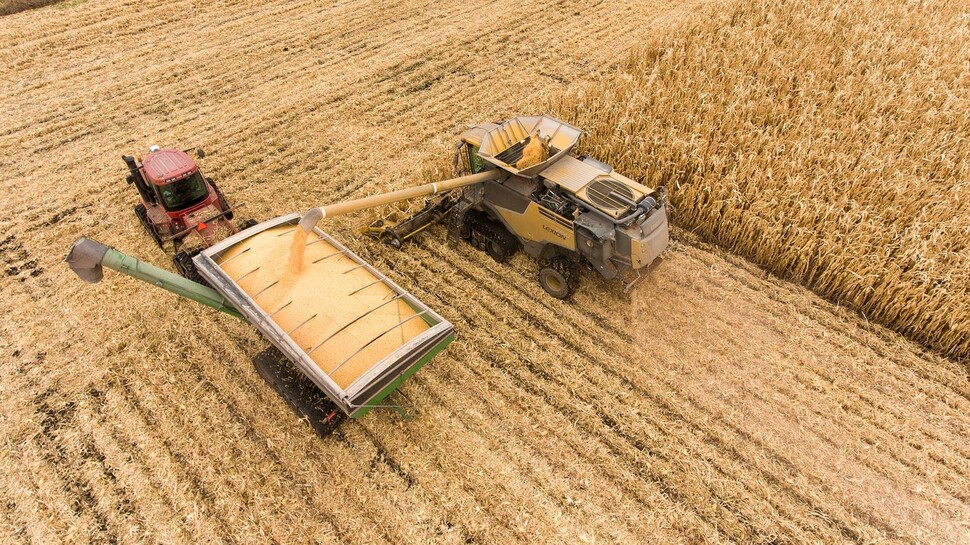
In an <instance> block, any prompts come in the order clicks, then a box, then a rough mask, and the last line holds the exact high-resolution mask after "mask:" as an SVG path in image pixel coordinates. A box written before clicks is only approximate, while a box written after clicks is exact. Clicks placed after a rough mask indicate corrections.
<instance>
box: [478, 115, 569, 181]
mask: <svg viewBox="0 0 970 545" xmlns="http://www.w3.org/2000/svg"><path fill="white" fill-rule="evenodd" d="M581 135H582V131H581V130H580V129H578V128H577V127H574V126H572V125H570V124H568V123H565V122H563V121H559V120H558V119H555V118H552V117H549V116H547V115H532V116H519V117H513V118H512V119H509V120H508V121H505V122H503V123H502V124H500V125H498V126H497V127H494V128H492V129H490V130H489V131H488V132H486V133H485V135H484V137H483V138H482V143H481V146H480V148H479V150H478V155H479V156H480V157H481V158H482V159H485V160H486V161H488V162H489V163H492V164H493V165H495V166H497V167H499V168H501V169H503V170H507V171H509V172H511V173H512V174H516V175H518V176H525V177H527V178H532V177H535V176H536V175H537V174H539V173H540V172H542V170H543V169H545V168H546V167H548V166H549V165H551V164H553V163H555V162H556V161H557V160H559V159H560V158H562V157H564V156H566V155H567V154H568V153H569V150H571V149H572V148H573V146H575V145H576V142H577V141H578V140H579V137H580V136H581ZM536 138H539V139H542V141H543V145H544V146H546V147H547V149H546V153H544V154H543V156H542V158H541V160H540V161H537V162H534V163H533V162H529V164H528V165H525V164H523V163H522V160H523V152H524V151H525V150H526V148H527V147H528V146H529V145H530V143H533V140H535V139H536Z"/></svg>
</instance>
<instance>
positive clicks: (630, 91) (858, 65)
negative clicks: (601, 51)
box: [551, 0, 970, 358]
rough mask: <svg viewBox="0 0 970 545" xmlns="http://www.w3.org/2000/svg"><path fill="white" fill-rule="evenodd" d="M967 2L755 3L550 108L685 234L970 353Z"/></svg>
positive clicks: (937, 344)
mask: <svg viewBox="0 0 970 545" xmlns="http://www.w3.org/2000/svg"><path fill="white" fill-rule="evenodd" d="M968 22H970V11H968V8H967V6H966V4H961V3H945V2H907V3H898V2H889V1H882V0H873V1H865V2H853V3H850V4H846V3H843V2H836V1H824V2H809V1H802V0H792V1H787V2H760V1H753V0H748V1H742V2H740V3H739V4H738V5H736V7H734V8H733V9H730V10H725V11H723V12H722V13H720V14H719V15H717V16H715V17H713V18H708V19H705V20H703V21H699V22H696V23H695V24H693V25H691V26H690V27H689V28H688V30H687V32H684V33H681V34H671V35H668V36H666V37H664V38H662V39H658V40H656V41H655V42H654V43H653V44H652V45H651V46H649V47H645V48H642V49H640V50H639V51H637V52H636V53H634V54H633V55H631V56H630V57H629V59H628V61H627V62H626V63H625V65H624V66H623V67H622V68H621V70H620V71H619V72H618V73H617V74H615V75H611V76H608V77H606V78H605V79H603V80H601V81H599V82H597V83H594V84H591V85H589V86H587V87H585V88H582V89H580V90H577V91H574V92H572V93H570V94H569V95H567V96H566V97H565V98H561V99H555V100H552V101H551V109H552V110H553V111H554V112H555V113H557V114H558V115H560V116H563V117H564V118H565V119H570V120H572V121H573V122H575V123H576V124H578V125H580V126H584V127H587V128H589V130H590V137H589V138H587V139H586V145H587V147H589V148H590V149H591V150H592V152H593V155H596V156H604V157H607V158H608V159H609V160H611V161H612V162H613V163H614V166H616V167H617V168H619V169H622V170H624V171H629V172H632V173H634V174H635V175H639V176H640V177H642V178H643V179H644V183H646V184H648V185H665V184H666V185H668V186H669V187H671V188H672V194H671V198H672V201H673V203H674V204H675V206H676V207H677V211H678V218H677V220H678V223H680V224H681V225H682V226H684V227H687V228H689V229H691V230H693V231H695V232H697V233H699V234H701V235H702V236H704V237H706V238H709V239H711V240H713V241H715V242H717V243H719V244H721V245H723V246H725V247H727V248H729V249H731V250H734V251H737V252H739V253H741V254H743V255H745V256H746V257H749V258H751V259H753V260H754V261H756V262H757V263H759V264H761V265H763V266H765V267H767V268H768V269H770V270H771V271H773V272H775V273H777V274H779V275H782V276H784V277H787V278H791V279H794V280H796V281H799V282H803V283H805V284H806V285H808V286H809V287H811V288H812V289H814V290H815V291H817V292H819V293H820V294H822V295H823V296H825V297H828V298H831V299H833V300H835V301H837V302H839V303H842V304H846V305H848V306H850V307H852V308H854V309H856V310H858V311H860V312H861V313H862V314H863V315H865V316H866V317H867V319H869V320H873V321H876V322H879V323H882V324H884V325H887V326H889V327H891V328H893V329H896V330H898V331H900V332H902V333H904V334H906V335H908V336H910V337H912V338H914V339H916V340H918V341H920V342H922V343H924V344H925V345H927V346H930V347H932V348H935V349H938V350H940V351H942V352H944V353H946V354H948V355H950V356H955V357H958V358H966V357H967V356H970V292H968V291H970V247H968V240H970V213H968V204H967V201H968V199H970V118H968V117H967V114H966V112H967V111H968V110H970V66H968V63H967V59H970V25H968Z"/></svg>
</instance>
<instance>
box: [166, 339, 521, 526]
mask: <svg viewBox="0 0 970 545" xmlns="http://www.w3.org/2000/svg"><path fill="white" fill-rule="evenodd" d="M215 352H216V355H217V356H219V355H221V354H219V352H218V351H215ZM216 359H220V358H218V357H216ZM195 372H199V370H198V369H196V370H195ZM196 378H198V379H199V380H200V381H201V382H202V383H203V384H205V385H207V387H208V390H209V391H210V393H213V395H215V396H216V397H217V398H218V399H219V403H218V405H219V406H222V407H226V410H227V412H228V414H227V417H228V419H229V420H230V421H236V422H237V423H238V424H240V426H241V427H242V429H243V430H244V431H245V434H244V436H245V437H251V436H253V434H254V433H255V432H253V431H252V430H253V427H254V426H259V427H263V426H262V424H261V423H260V420H259V419H254V418H255V415H256V414H257V413H254V412H253V411H248V410H244V409H243V408H242V407H241V406H240V405H239V404H238V403H236V402H235V401H233V400H231V399H229V398H227V397H225V396H226V395H231V394H227V393H224V392H223V391H222V388H221V387H220V386H218V385H217V384H216V383H215V382H213V380H215V381H216V382H219V383H221V381H218V377H215V378H213V377H208V376H206V374H200V375H198V376H197V377H196ZM250 378H251V379H252V380H253V381H255V378H253V377H250ZM251 384H258V385H259V386H260V387H262V388H265V386H263V385H262V384H261V383H256V382H252V383H250V385H251ZM169 403H177V401H176V400H175V399H169ZM244 415H245V416H244ZM266 425H268V423H266ZM269 428H270V429H272V428H273V426H269ZM300 428H301V430H305V431H306V433H307V434H309V435H312V431H310V430H309V429H307V428H305V427H303V426H302V425H301V426H300ZM252 440H253V441H254V443H255V445H259V444H260V442H259V441H258V440H257V439H256V438H255V437H252ZM261 448H262V449H263V450H265V452H266V453H267V456H269V457H270V458H271V459H272V460H273V461H274V465H277V466H278V467H279V469H280V470H281V471H282V472H283V473H284V474H286V475H287V479H288V480H289V481H291V482H299V480H298V479H296V476H295V475H294V474H292V473H291V472H290V470H289V469H288V468H289V466H287V465H286V464H285V463H284V462H283V461H282V460H281V459H280V458H279V455H278V454H277V453H276V452H275V451H274V450H272V449H270V448H269V447H268V446H265V447H261ZM375 450H378V448H377V446H376V445H375ZM304 454H306V453H304ZM316 461H317V462H318V463H321V464H323V465H330V462H329V461H326V460H320V459H317V460H316ZM393 465H394V463H393V462H391V463H390V464H388V467H389V468H390V469H391V470H392V471H394V467H393ZM352 480H354V479H353V478H352V477H351V478H349V479H348V481H347V482H350V481H352ZM314 484H319V483H314ZM321 492H322V491H321ZM319 507H320V508H323V509H325V506H319ZM361 514H362V515H363V516H364V517H366V518H371V519H372V522H373V523H374V525H375V526H377V527H383V526H384V524H385V521H382V520H381V519H378V518H374V515H372V514H371V509H370V508H369V506H367V505H364V504H361ZM495 520H496V522H501V520H502V519H500V518H496V519H495ZM388 530H390V531H392V532H393V531H394V529H393V528H388ZM346 540H347V536H346V535H344V536H343V537H341V541H346Z"/></svg>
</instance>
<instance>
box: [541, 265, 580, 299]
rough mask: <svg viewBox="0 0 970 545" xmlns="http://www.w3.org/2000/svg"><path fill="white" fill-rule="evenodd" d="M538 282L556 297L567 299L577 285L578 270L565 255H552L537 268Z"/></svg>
mask: <svg viewBox="0 0 970 545" xmlns="http://www.w3.org/2000/svg"><path fill="white" fill-rule="evenodd" d="M539 284H540V285H541V286H542V289H544V290H546V293H548V294H549V295H551V296H553V297H555V298H556V299H569V297H570V296H572V294H573V293H575V292H576V289H577V288H578V287H579V270H578V268H577V267H576V265H575V264H574V263H573V262H572V261H570V260H569V259H568V258H566V257H562V256H560V257H554V258H552V259H550V260H549V261H548V262H547V263H546V264H545V265H544V266H543V267H542V268H541V269H539Z"/></svg>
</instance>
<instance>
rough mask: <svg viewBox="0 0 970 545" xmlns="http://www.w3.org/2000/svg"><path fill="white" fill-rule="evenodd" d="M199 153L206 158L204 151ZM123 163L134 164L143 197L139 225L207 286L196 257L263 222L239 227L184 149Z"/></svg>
mask: <svg viewBox="0 0 970 545" xmlns="http://www.w3.org/2000/svg"><path fill="white" fill-rule="evenodd" d="M196 153H197V155H198V156H199V158H202V157H205V153H204V152H203V151H202V150H201V149H200V150H197V151H196ZM122 159H124V161H125V164H126V165H128V171H129V173H128V176H127V180H128V183H129V184H134V185H135V188H136V189H138V194H139V195H141V203H140V204H137V205H135V215H136V216H138V221H140V222H141V224H142V225H143V226H145V229H146V230H147V231H148V233H149V234H150V235H151V236H152V238H154V239H155V242H157V243H158V245H159V247H161V248H162V249H163V250H167V249H171V251H172V252H174V257H173V258H172V259H173V261H174V262H175V268H176V269H177V270H178V272H179V274H181V275H182V276H184V277H186V278H188V279H189V280H193V281H195V282H200V283H204V280H203V279H202V277H201V276H200V275H199V273H198V272H197V271H196V270H195V265H193V263H192V258H193V257H194V256H195V254H197V253H198V252H199V251H200V250H203V249H205V248H208V247H209V246H212V245H213V244H215V243H217V242H219V241H221V240H223V239H225V238H226V237H228V236H230V235H233V234H235V233H237V232H239V231H241V230H243V229H246V228H248V227H252V226H253V225H256V223H257V222H256V221H254V220H247V221H245V222H243V223H242V225H241V226H240V227H239V228H237V227H236V226H235V225H234V224H233V223H232V218H233V209H232V208H230V206H229V203H228V202H227V201H226V197H225V196H224V195H223V194H222V192H221V191H219V188H218V187H217V186H216V184H215V182H214V181H212V178H206V177H205V176H203V175H202V171H200V170H199V167H198V165H196V164H195V161H193V160H192V158H191V157H189V155H188V154H187V153H186V152H184V151H182V150H177V149H159V148H158V146H152V147H151V148H149V153H148V155H147V156H146V157H145V159H144V160H142V159H141V158H140V157H139V158H135V157H132V156H129V155H126V156H123V157H122ZM169 243H171V245H170V246H169Z"/></svg>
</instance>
